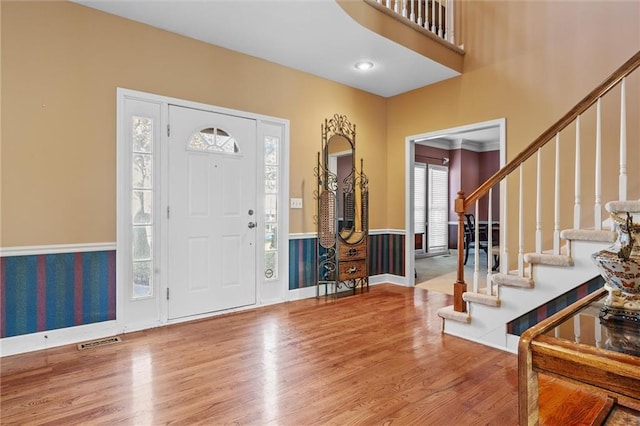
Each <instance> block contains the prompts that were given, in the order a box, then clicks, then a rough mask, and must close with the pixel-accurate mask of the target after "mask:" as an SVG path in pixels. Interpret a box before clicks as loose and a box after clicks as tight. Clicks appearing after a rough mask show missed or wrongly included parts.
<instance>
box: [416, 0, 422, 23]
mask: <svg viewBox="0 0 640 426" xmlns="http://www.w3.org/2000/svg"><path fill="white" fill-rule="evenodd" d="M416 23H417V24H418V25H420V26H422V23H423V21H422V1H420V0H418V21H416Z"/></svg>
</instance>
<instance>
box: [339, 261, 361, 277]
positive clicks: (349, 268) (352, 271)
mask: <svg viewBox="0 0 640 426" xmlns="http://www.w3.org/2000/svg"><path fill="white" fill-rule="evenodd" d="M338 269H339V274H338V275H339V278H338V279H339V280H340V281H345V280H352V279H354V278H366V277H367V276H368V273H367V261H366V260H352V261H350V262H340V266H339V267H338Z"/></svg>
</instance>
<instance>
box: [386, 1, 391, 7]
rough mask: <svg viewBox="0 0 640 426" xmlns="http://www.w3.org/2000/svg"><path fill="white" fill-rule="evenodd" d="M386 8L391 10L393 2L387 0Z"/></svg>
mask: <svg viewBox="0 0 640 426" xmlns="http://www.w3.org/2000/svg"><path fill="white" fill-rule="evenodd" d="M386 6H387V8H389V9H391V0H387V4H386Z"/></svg>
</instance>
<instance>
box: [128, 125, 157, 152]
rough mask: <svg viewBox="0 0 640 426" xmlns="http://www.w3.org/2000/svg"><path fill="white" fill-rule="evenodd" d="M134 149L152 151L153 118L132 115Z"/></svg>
mask: <svg viewBox="0 0 640 426" xmlns="http://www.w3.org/2000/svg"><path fill="white" fill-rule="evenodd" d="M131 127H132V130H133V151H134V152H151V149H152V147H153V120H152V119H151V118H146V117H132V118H131Z"/></svg>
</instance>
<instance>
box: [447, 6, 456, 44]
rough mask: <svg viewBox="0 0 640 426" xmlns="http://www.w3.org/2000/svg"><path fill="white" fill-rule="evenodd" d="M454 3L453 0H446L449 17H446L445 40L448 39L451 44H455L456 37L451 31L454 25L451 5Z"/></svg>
mask: <svg viewBox="0 0 640 426" xmlns="http://www.w3.org/2000/svg"><path fill="white" fill-rule="evenodd" d="M454 4H455V2H454V1H453V0H447V16H448V17H449V19H448V23H449V25H448V27H447V29H446V31H445V33H446V35H447V40H449V43H451V44H456V39H455V36H454V33H453V30H454V26H455V15H454V13H453V5H454Z"/></svg>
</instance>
